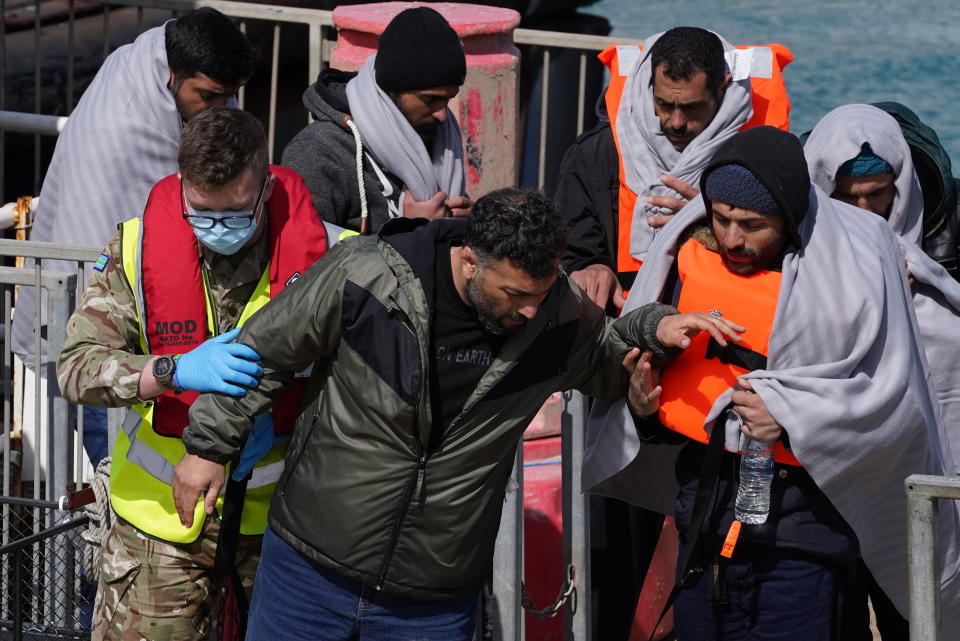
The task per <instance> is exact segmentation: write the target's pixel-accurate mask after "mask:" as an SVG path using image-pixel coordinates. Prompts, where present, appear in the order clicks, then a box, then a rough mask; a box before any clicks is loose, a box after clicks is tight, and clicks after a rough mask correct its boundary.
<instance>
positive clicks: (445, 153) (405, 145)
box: [347, 54, 466, 202]
mask: <svg viewBox="0 0 960 641" xmlns="http://www.w3.org/2000/svg"><path fill="white" fill-rule="evenodd" d="M376 57H377V56H376V54H374V55H372V56H370V57H369V58H367V61H366V62H365V63H364V64H363V66H362V67H360V72H359V73H358V74H357V75H356V77H354V78H353V79H352V80H350V82H348V83H347V100H348V102H349V103H350V115H351V116H352V118H353V121H354V122H355V123H356V124H357V127H358V128H359V129H360V134H361V135H362V136H363V144H365V145H366V146H367V147H368V148H369V149H370V151H371V153H372V154H373V155H374V156H375V157H376V158H377V160H378V161H379V162H380V163H381V164H382V165H383V166H384V167H385V168H386V169H387V170H389V171H390V172H391V173H393V174H394V175H395V176H397V177H398V178H400V180H402V181H403V184H404V186H405V187H406V188H407V189H409V190H410V193H411V195H412V196H413V199H414V200H416V201H420V202H422V201H425V200H429V199H430V198H432V197H433V195H434V194H436V193H437V192H438V191H442V192H444V193H445V194H447V197H448V198H453V197H456V196H464V195H466V183H465V180H464V171H463V140H462V138H461V136H460V125H459V124H458V123H457V119H456V118H455V117H454V115H453V112H452V111H450V109H447V119H446V120H445V121H443V122H442V123H440V124H439V125H437V136H436V140H435V141H434V144H433V150H432V151H431V152H430V153H427V148H426V146H425V145H424V144H423V140H422V139H421V138H420V135H419V134H417V132H416V130H415V129H414V128H413V126H411V125H410V123H409V122H408V121H407V119H406V117H404V115H403V114H402V113H401V112H400V110H399V109H397V107H396V105H395V104H394V103H393V100H392V99H391V98H390V96H388V95H387V93H386V92H385V91H383V89H381V88H380V87H379V86H378V85H377V81H376Z"/></svg>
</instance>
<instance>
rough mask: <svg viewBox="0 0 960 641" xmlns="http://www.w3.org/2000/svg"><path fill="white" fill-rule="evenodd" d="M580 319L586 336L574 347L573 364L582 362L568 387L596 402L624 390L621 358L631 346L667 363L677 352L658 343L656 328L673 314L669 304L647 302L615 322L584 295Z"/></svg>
mask: <svg viewBox="0 0 960 641" xmlns="http://www.w3.org/2000/svg"><path fill="white" fill-rule="evenodd" d="M581 305H582V307H583V309H582V319H583V323H584V325H585V330H586V336H584V339H583V340H581V341H580V342H579V344H578V345H577V347H576V348H575V349H576V351H577V352H579V353H578V354H576V355H575V356H574V360H573V362H574V363H584V365H585V366H584V367H582V368H579V374H578V378H577V379H576V380H575V381H574V383H573V385H571V387H573V388H575V389H578V390H580V391H581V392H583V393H584V394H587V395H589V396H593V397H594V398H598V399H614V398H617V397H619V396H622V395H623V394H625V393H626V390H627V382H628V377H627V372H626V370H625V369H624V368H623V359H624V357H625V356H626V354H627V352H628V351H630V350H631V349H633V348H634V347H639V348H640V349H642V350H650V351H652V352H653V354H654V358H655V359H657V360H661V361H662V360H669V359H671V358H673V357H675V356H676V355H677V354H678V353H679V350H677V349H673V348H665V347H664V346H663V345H661V344H660V341H658V340H657V325H659V324H660V320H661V319H663V317H664V316H668V315H670V314H676V313H677V310H676V309H674V308H673V307H670V306H669V305H662V304H660V303H649V304H647V305H644V306H643V307H640V308H639V309H635V310H634V311H632V312H630V313H628V314H625V315H623V316H621V317H620V318H617V319H612V318H609V317H607V316H606V315H605V314H604V313H603V310H601V309H600V308H599V307H597V306H596V305H594V304H593V303H592V302H590V300H589V299H587V297H586V296H582V297H581Z"/></svg>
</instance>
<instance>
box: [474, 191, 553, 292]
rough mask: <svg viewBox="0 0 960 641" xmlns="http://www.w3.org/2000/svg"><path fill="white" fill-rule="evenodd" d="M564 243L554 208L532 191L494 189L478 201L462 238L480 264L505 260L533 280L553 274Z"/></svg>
mask: <svg viewBox="0 0 960 641" xmlns="http://www.w3.org/2000/svg"><path fill="white" fill-rule="evenodd" d="M566 243H567V227H566V225H565V224H564V222H563V221H562V220H561V219H560V214H559V213H557V207H556V205H555V204H554V203H553V201H552V200H550V199H549V198H547V197H546V196H544V195H543V194H542V193H541V192H539V191H534V190H532V189H498V190H496V191H492V192H490V193H489V194H487V195H486V196H483V197H482V198H480V200H478V201H477V202H476V204H475V205H474V206H473V210H472V211H471V212H470V217H469V218H468V219H467V229H466V232H465V233H464V237H463V244H464V245H466V246H467V247H470V248H471V249H473V251H474V253H476V254H477V257H478V258H479V260H480V262H481V263H483V262H484V261H486V260H502V259H504V258H506V259H508V260H509V261H510V262H512V263H513V264H514V265H516V266H517V267H519V268H521V269H522V270H523V271H524V272H526V273H527V274H528V275H530V276H532V277H533V278H537V279H540V278H546V277H548V276H550V275H551V274H554V273H556V269H557V261H559V259H560V252H562V251H563V248H564V247H565V246H566Z"/></svg>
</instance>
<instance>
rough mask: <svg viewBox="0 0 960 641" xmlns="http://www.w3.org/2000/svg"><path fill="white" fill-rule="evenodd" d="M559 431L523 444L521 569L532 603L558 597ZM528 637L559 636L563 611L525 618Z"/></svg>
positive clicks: (538, 640)
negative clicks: (543, 616) (556, 613)
mask: <svg viewBox="0 0 960 641" xmlns="http://www.w3.org/2000/svg"><path fill="white" fill-rule="evenodd" d="M561 488H562V483H561V471H560V437H559V436H553V437H549V438H540V439H536V440H530V441H525V442H524V444H523V512H524V514H523V530H524V531H523V554H524V558H523V569H524V581H525V584H526V589H527V593H528V594H529V595H530V596H531V597H532V598H533V602H534V603H535V604H536V607H537V608H544V607H546V606H548V605H550V604H551V603H553V600H554V599H556V598H557V594H558V593H559V592H560V587H561V586H562V585H563V579H564V572H563V534H562V532H563V529H562V528H563V493H562V491H561ZM524 625H525V627H526V638H527V639H528V641H562V640H563V613H562V611H561V613H560V614H558V615H557V616H556V617H554V618H552V619H537V618H535V617H533V616H530V615H529V614H527V615H526V617H525V619H524Z"/></svg>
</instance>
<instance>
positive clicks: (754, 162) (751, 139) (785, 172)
mask: <svg viewBox="0 0 960 641" xmlns="http://www.w3.org/2000/svg"><path fill="white" fill-rule="evenodd" d="M732 164H736V165H743V166H744V167H746V168H747V169H749V170H750V172H751V173H752V174H753V175H754V176H756V177H757V179H758V180H759V181H760V182H761V183H762V184H763V186H764V187H766V188H767V191H769V192H770V194H771V195H772V196H773V198H774V200H776V201H777V205H779V206H780V211H781V212H783V215H784V216H785V217H786V219H787V229H788V230H789V232H790V236H791V239H792V241H793V245H794V246H797V247H799V246H800V236H799V233H798V232H797V229H798V228H799V226H800V223H801V222H802V221H803V218H804V216H806V215H807V208H808V207H809V206H810V174H809V172H808V171H807V160H806V158H805V157H804V155H803V146H802V145H801V144H800V141H799V140H797V137H796V136H794V135H793V134H791V133H787V132H786V131H781V130H780V129H777V128H776V127H769V126H766V125H764V126H762V127H754V128H752V129H747V130H746V131H742V132H740V133H738V134H737V135H735V136H734V137H732V138H731V139H730V140H728V141H727V142H725V143H724V144H723V145H722V146H721V147H720V148H719V149H718V150H717V153H716V154H715V155H714V156H713V159H712V160H711V161H710V164H709V165H707V168H706V169H704V170H703V174H702V175H701V177H700V193H701V194H703V202H704V205H706V208H707V218H708V219H709V218H710V216H712V211H713V208H712V206H711V203H710V199H709V198H707V195H706V194H707V190H706V187H707V177H708V176H709V175H710V172H712V171H713V170H714V169H716V168H717V167H721V166H723V165H732Z"/></svg>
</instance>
